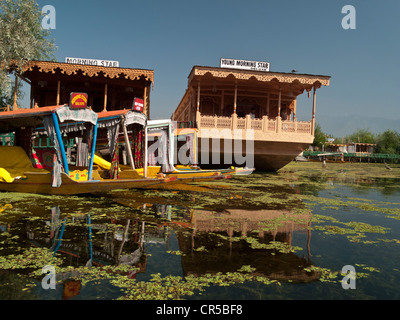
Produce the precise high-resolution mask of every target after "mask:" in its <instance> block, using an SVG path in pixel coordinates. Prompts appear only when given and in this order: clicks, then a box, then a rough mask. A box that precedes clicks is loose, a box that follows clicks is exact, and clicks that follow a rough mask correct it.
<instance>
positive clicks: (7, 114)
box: [0, 105, 97, 133]
mask: <svg viewBox="0 0 400 320" xmlns="http://www.w3.org/2000/svg"><path fill="white" fill-rule="evenodd" d="M64 108H68V106H66V105H56V106H48V107H43V108H34V109H25V108H21V109H18V110H14V111H4V112H0V132H2V133H6V132H12V131H15V130H17V129H20V128H22V127H39V126H42V125H43V118H44V117H46V116H49V115H51V114H52V113H54V112H58V113H59V112H62V113H64V114H63V115H61V116H62V120H61V121H60V122H63V121H64V120H76V121H89V122H92V123H95V122H97V114H95V113H94V112H93V111H91V110H90V109H82V110H79V111H77V114H75V115H72V117H71V112H70V111H68V114H65V110H64ZM82 111H83V112H82ZM59 117H60V114H59Z"/></svg>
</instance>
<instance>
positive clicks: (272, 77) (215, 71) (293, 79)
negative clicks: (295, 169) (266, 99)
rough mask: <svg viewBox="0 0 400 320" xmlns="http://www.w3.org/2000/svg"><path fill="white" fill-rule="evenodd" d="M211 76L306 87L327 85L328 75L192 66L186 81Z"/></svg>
mask: <svg viewBox="0 0 400 320" xmlns="http://www.w3.org/2000/svg"><path fill="white" fill-rule="evenodd" d="M207 76H208V77H212V78H224V79H229V78H232V79H234V80H236V81H238V80H239V81H241V80H256V81H259V82H262V83H267V82H272V83H273V82H279V83H286V84H299V85H302V86H304V89H307V87H310V88H312V87H316V88H319V87H321V86H329V81H330V78H331V77H330V76H326V75H314V74H306V73H303V74H301V73H293V72H292V73H287V72H271V71H255V70H239V69H230V68H221V67H207V66H193V68H192V70H191V72H190V74H189V76H188V82H189V83H190V82H191V81H192V80H194V79H196V78H200V77H204V78H206V77H207Z"/></svg>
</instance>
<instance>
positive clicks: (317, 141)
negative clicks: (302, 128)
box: [313, 124, 400, 154]
mask: <svg viewBox="0 0 400 320" xmlns="http://www.w3.org/2000/svg"><path fill="white" fill-rule="evenodd" d="M328 139H329V140H332V139H334V140H333V141H332V142H330V141H328ZM330 143H333V144H347V143H370V144H374V149H373V150H374V153H386V154H400V133H399V132H397V131H395V130H391V129H388V130H386V131H384V132H381V133H377V134H375V133H372V132H371V131H370V130H369V129H358V130H356V131H355V132H353V133H351V134H349V135H346V136H344V137H340V138H338V137H333V136H331V135H329V134H326V133H324V132H323V130H322V128H321V126H320V125H319V124H317V125H316V127H315V135H314V142H313V146H315V147H319V148H321V147H322V145H324V146H325V147H326V146H327V145H328V144H330Z"/></svg>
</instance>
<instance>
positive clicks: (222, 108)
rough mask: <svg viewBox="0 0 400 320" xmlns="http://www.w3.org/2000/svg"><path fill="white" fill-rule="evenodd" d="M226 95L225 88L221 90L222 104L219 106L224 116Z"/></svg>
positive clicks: (221, 114)
mask: <svg viewBox="0 0 400 320" xmlns="http://www.w3.org/2000/svg"><path fill="white" fill-rule="evenodd" d="M224 95H225V92H224V90H222V91H221V106H220V107H219V115H220V116H223V115H224Z"/></svg>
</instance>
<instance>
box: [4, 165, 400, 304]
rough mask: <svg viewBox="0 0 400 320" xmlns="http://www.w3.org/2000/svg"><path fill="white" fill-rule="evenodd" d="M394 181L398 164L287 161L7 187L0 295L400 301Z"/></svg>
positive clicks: (399, 176)
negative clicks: (88, 191)
mask: <svg viewBox="0 0 400 320" xmlns="http://www.w3.org/2000/svg"><path fill="white" fill-rule="evenodd" d="M399 182H400V166H396V165H393V166H392V170H387V169H385V167H384V166H383V165H381V164H359V163H357V164H333V163H332V164H328V166H327V167H326V168H323V167H322V166H321V164H320V163H292V164H290V165H288V166H286V167H285V168H283V169H281V170H280V171H279V172H278V173H275V174H272V173H253V174H252V175H250V176H242V177H240V176H238V177H234V178H233V179H231V180H229V181H224V182H213V183H204V184H197V185H193V186H191V187H190V188H188V187H187V188H181V189H180V190H179V189H178V190H164V191H156V190H131V191H123V190H115V191H113V192H110V193H108V194H101V195H96V196H79V197H78V196H73V197H71V196H69V197H59V196H57V197H55V196H40V195H28V194H15V193H0V211H1V212H0V232H1V233H0V299H2V300H8V299H14V300H15V299H16V300H20V299H24V300H25V299H39V300H61V299H73V300H89V299H90V300H93V299H103V300H104V299H106V300H111V299H145V300H151V299H174V300H175V299H184V300H192V299H202V300H210V299H213V300H234V299H243V300H244V299H252V300H263V299H399V298H400V289H399V286H398V284H399V283H400V266H399V264H398V262H399V261H400V184H399ZM45 266H47V268H49V267H50V268H51V267H53V269H46V271H45V270H43V269H42V268H43V267H45ZM344 266H351V267H352V268H354V270H355V277H349V275H347V274H345V273H342V268H343V267H344ZM47 270H50V271H51V272H50V273H47ZM53 271H54V272H55V278H54V277H53V278H52V274H53V273H52V272H53ZM53 280H54V281H53ZM345 284H347V285H348V286H350V288H349V289H347V290H345V289H344V288H343V285H345ZM46 288H47V289H46ZM352 288H354V289H352Z"/></svg>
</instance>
